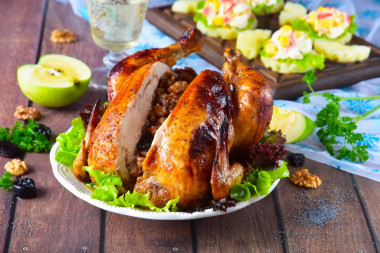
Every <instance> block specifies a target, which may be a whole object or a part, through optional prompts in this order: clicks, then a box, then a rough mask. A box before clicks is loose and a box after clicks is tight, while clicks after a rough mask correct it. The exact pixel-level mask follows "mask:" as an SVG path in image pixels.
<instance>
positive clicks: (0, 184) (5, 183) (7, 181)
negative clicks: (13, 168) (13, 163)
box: [0, 172, 14, 190]
mask: <svg viewBox="0 0 380 253" xmlns="http://www.w3.org/2000/svg"><path fill="white" fill-rule="evenodd" d="M13 182H14V179H13V177H12V175H11V173H9V172H5V173H4V174H3V175H2V176H1V177H0V188H3V189H4V190H9V189H11V188H12V187H13Z"/></svg>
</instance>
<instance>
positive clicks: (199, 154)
mask: <svg viewBox="0 0 380 253" xmlns="http://www.w3.org/2000/svg"><path fill="white" fill-rule="evenodd" d="M232 115H233V107H232V104H231V91H230V89H229V87H228V85H227V83H226V82H225V80H224V79H223V77H222V76H221V75H220V74H219V73H218V72H215V71H211V70H205V71H203V72H201V73H200V74H199V75H198V76H197V77H196V78H195V79H194V80H193V82H191V83H190V85H189V86H188V88H187V89H186V90H185V92H184V93H183V95H182V96H181V98H180V99H179V101H178V104H177V106H176V107H175V108H174V110H173V111H172V113H171V114H170V115H169V117H168V118H167V120H166V121H165V122H164V123H163V125H162V126H161V127H160V128H159V129H158V131H157V133H156V135H155V137H154V140H153V143H152V147H151V148H150V150H149V152H148V154H147V156H146V158H145V160H144V162H143V165H142V167H143V175H142V176H141V177H139V178H138V179H137V182H136V185H135V191H138V192H141V193H148V192H149V193H150V197H151V201H152V203H153V204H155V205H156V206H159V207H162V206H164V205H165V204H166V202H167V201H169V200H170V199H175V198H177V197H178V196H179V202H178V203H177V205H178V207H180V208H184V209H186V208H190V207H191V208H194V207H201V206H207V205H208V204H209V201H210V200H211V199H212V189H211V184H210V180H211V171H212V169H213V164H214V163H215V162H214V161H215V159H217V158H216V146H217V145H218V142H219V141H218V140H219V139H220V137H219V136H220V135H221V132H223V136H222V139H223V141H225V142H226V143H224V144H223V145H225V146H226V147H227V146H228V143H232V140H233V133H234V131H233V127H232V125H231V123H232ZM222 149H223V150H224V151H225V148H222ZM227 149H228V148H227ZM220 155H226V154H225V153H223V152H220ZM218 160H223V161H227V163H228V152H227V157H224V158H220V159H218Z"/></svg>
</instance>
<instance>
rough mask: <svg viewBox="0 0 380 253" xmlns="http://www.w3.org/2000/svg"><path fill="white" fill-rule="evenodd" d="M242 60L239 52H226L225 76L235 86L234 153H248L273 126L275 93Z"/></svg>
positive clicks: (228, 50) (233, 94)
mask: <svg viewBox="0 0 380 253" xmlns="http://www.w3.org/2000/svg"><path fill="white" fill-rule="evenodd" d="M239 57H240V53H239V51H237V50H232V49H228V48H226V49H225V52H224V58H225V61H226V62H225V63H224V64H223V75H224V78H225V79H226V81H227V82H228V83H231V84H232V85H233V93H232V103H233V105H234V107H235V110H236V114H235V116H234V119H233V125H234V127H235V133H236V134H235V139H234V142H233V144H232V149H231V152H234V153H241V154H244V153H245V152H246V149H247V147H248V145H249V144H251V143H257V142H259V140H260V139H261V137H262V136H263V135H264V133H265V130H266V129H267V128H268V126H269V123H270V120H271V118H272V111H273V91H272V88H271V86H270V85H269V83H268V82H267V80H265V78H264V77H263V76H262V75H260V74H259V73H258V72H257V71H255V70H253V69H252V68H251V67H248V66H247V65H246V64H244V63H243V62H242V61H241V60H240V58H239Z"/></svg>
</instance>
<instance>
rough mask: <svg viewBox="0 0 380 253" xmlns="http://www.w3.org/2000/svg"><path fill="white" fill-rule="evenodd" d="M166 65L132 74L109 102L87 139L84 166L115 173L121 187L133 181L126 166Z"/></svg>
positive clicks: (127, 185) (133, 153)
mask: <svg viewBox="0 0 380 253" xmlns="http://www.w3.org/2000/svg"><path fill="white" fill-rule="evenodd" d="M168 71H171V69H170V68H169V66H167V65H166V64H164V63H161V62H156V63H151V64H147V65H145V66H143V67H141V68H140V69H138V70H137V71H135V72H134V73H133V74H132V75H131V76H130V77H129V78H128V79H127V81H126V83H125V85H124V87H123V88H122V89H121V90H120V92H119V93H118V94H117V96H116V97H115V99H114V100H113V101H112V102H111V103H110V105H109V107H108V108H107V110H106V112H105V113H104V115H103V117H102V119H101V120H100V122H99V124H98V126H97V127H96V129H95V131H94V133H93V134H92V136H91V142H90V148H89V154H88V164H89V165H90V166H94V169H97V170H102V171H104V172H105V173H109V172H113V173H114V174H119V175H120V176H121V178H122V181H123V186H124V188H126V189H128V190H131V189H132V188H133V185H134V182H135V179H134V178H133V177H131V175H130V173H129V171H128V169H127V166H126V164H128V163H129V162H131V161H133V159H134V155H135V149H136V144H137V142H138V141H139V139H140V137H141V132H142V129H143V127H144V124H145V122H146V119H147V116H148V114H149V112H150V110H151V108H152V100H153V98H154V91H155V90H156V88H157V85H158V83H159V80H160V78H161V77H162V76H163V75H164V74H165V73H166V72H168Z"/></svg>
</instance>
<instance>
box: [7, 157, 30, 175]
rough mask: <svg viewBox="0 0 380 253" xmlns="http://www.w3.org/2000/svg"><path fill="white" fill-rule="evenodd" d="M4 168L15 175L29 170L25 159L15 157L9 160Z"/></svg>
mask: <svg viewBox="0 0 380 253" xmlns="http://www.w3.org/2000/svg"><path fill="white" fill-rule="evenodd" d="M4 168H5V170H6V171H8V172H9V173H11V174H12V175H15V176H21V175H24V174H25V173H26V172H28V165H27V164H26V162H25V161H21V160H20V159H13V160H12V161H9V162H7V163H6V164H5V166H4Z"/></svg>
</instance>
